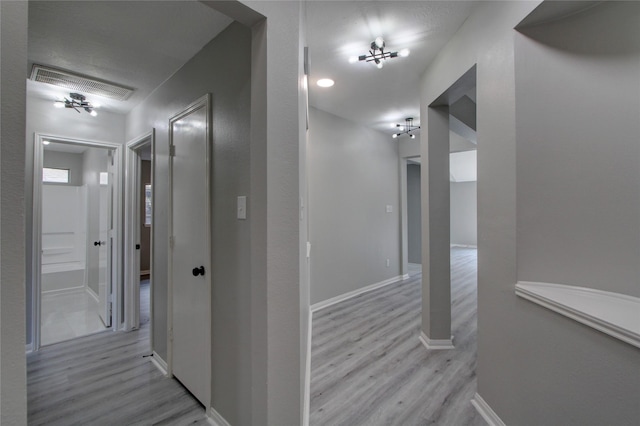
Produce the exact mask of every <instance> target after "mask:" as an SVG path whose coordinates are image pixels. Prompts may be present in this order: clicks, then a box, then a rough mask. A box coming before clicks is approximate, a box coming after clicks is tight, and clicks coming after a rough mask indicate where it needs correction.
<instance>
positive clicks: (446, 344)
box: [420, 331, 455, 351]
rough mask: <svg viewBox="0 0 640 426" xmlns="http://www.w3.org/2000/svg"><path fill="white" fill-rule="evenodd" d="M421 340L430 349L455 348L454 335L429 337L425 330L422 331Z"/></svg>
mask: <svg viewBox="0 0 640 426" xmlns="http://www.w3.org/2000/svg"><path fill="white" fill-rule="evenodd" d="M420 341H421V342H422V344H423V345H424V346H425V347H426V348H427V349H429V350H436V351H438V350H445V349H455V347H454V346H453V336H451V339H429V336H427V335H426V334H424V331H421V332H420Z"/></svg>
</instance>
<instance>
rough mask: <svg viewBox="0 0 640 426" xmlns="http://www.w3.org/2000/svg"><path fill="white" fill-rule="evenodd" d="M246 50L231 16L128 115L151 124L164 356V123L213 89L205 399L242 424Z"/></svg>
mask: <svg viewBox="0 0 640 426" xmlns="http://www.w3.org/2000/svg"><path fill="white" fill-rule="evenodd" d="M250 54H251V32H250V30H248V29H247V28H246V27H243V26H242V25H240V24H238V23H233V24H231V25H230V26H229V27H228V28H227V29H225V30H224V31H223V32H222V33H220V34H219V35H218V36H217V37H216V38H215V39H213V40H212V41H211V42H210V43H209V44H207V45H206V46H205V47H204V48H203V49H202V50H201V51H200V52H199V53H198V54H197V55H196V56H195V57H193V58H192V59H191V60H190V61H189V62H187V63H186V64H185V65H184V66H183V67H182V68H181V69H180V70H179V71H178V72H177V73H176V74H174V75H173V76H172V77H171V78H170V79H169V80H167V81H166V82H165V83H163V84H162V85H161V86H160V87H158V88H157V89H156V90H155V91H154V92H153V94H152V95H151V96H150V97H149V98H147V99H146V100H145V101H144V102H143V103H141V104H140V105H138V106H137V107H136V108H135V109H134V110H133V111H132V112H131V113H130V114H129V115H128V116H127V139H129V140H130V139H133V138H135V137H136V136H138V135H141V134H144V133H145V132H148V131H149V130H150V129H151V128H155V130H156V132H155V135H156V139H155V147H156V159H155V160H156V163H155V173H156V175H155V176H154V179H153V181H154V184H155V186H156V188H155V195H156V199H155V200H154V205H155V207H156V208H155V212H154V220H155V223H154V239H153V244H154V247H153V250H154V268H156V269H155V270H154V271H152V276H153V280H154V281H153V286H154V294H153V297H154V299H153V303H154V319H153V321H154V322H153V343H154V350H155V351H156V352H157V353H158V354H159V355H160V356H161V357H162V358H163V359H165V360H166V359H167V358H166V357H167V318H166V312H167V291H168V287H167V286H168V282H167V276H168V273H167V261H168V260H167V259H168V252H167V247H168V237H169V235H168V230H169V222H168V216H167V213H168V211H169V208H170V206H169V204H168V203H169V199H168V196H169V187H168V184H169V182H168V180H167V179H168V171H169V157H168V143H169V140H168V124H169V119H170V118H171V117H172V116H173V115H175V114H176V113H179V112H180V111H182V110H184V109H185V108H186V107H187V106H188V105H189V104H190V103H192V102H193V101H195V100H196V99H198V98H200V97H201V96H203V95H204V94H206V93H211V94H212V117H213V126H212V129H213V150H212V155H213V163H212V170H211V171H212V183H213V186H212V188H211V197H212V201H211V202H212V218H211V219H212V263H211V265H212V283H213V288H212V345H213V346H212V358H213V360H212V370H211V371H212V378H213V388H212V401H213V406H214V408H215V409H216V410H217V411H218V412H219V413H220V414H222V416H223V417H225V419H227V421H229V422H230V423H231V424H249V423H250V421H249V420H248V417H246V416H250V414H251V413H250V412H249V411H248V410H246V409H245V410H243V404H244V403H245V402H246V401H248V400H250V399H251V380H250V379H251V377H250V374H251V362H250V360H251V358H250V355H251V353H250V350H249V348H250V347H251V327H250V321H251V315H252V313H251V297H250V296H251V288H250V282H251V281H250V271H251V244H250V235H249V231H250V227H251V226H252V224H253V220H254V218H255V216H254V211H252V207H251V206H252V200H251V198H249V199H248V200H247V203H248V208H247V211H248V220H246V221H239V220H237V219H236V197H237V196H239V195H248V194H249V191H250V181H249V166H250V164H249V149H250V134H249V130H250V128H249V127H248V120H247V117H248V116H249V115H250V112H249V111H250V102H251V97H250V95H251V80H250V78H251V56H250ZM220 58H224V61H221V60H220ZM194 185H204V182H194Z"/></svg>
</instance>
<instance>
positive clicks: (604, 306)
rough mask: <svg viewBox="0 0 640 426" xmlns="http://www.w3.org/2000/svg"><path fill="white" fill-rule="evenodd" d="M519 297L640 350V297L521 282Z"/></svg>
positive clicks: (582, 288)
mask: <svg viewBox="0 0 640 426" xmlns="http://www.w3.org/2000/svg"><path fill="white" fill-rule="evenodd" d="M516 295H518V296H519V297H522V298H523V299H527V300H528V301H530V302H533V303H535V304H538V305H540V306H543V307H545V308H547V309H550V310H552V311H554V312H557V313H559V314H561V315H564V316H565V317H568V318H571V319H572V320H575V321H577V322H579V323H582V324H584V325H587V326H589V327H591V328H594V329H596V330H598V331H601V332H603V333H605V334H608V335H609V336H611V337H615V338H616V339H619V340H622V341H623V342H625V343H628V344H630V345H633V346H635V347H637V348H640V298H639V297H633V296H628V295H626V294H620V293H613V292H610V291H603V290H598V289H594V288H586V287H578V286H570V285H563V284H552V283H537V282H527V281H520V282H518V283H517V284H516Z"/></svg>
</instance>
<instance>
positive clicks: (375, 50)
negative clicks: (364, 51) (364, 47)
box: [349, 37, 409, 69]
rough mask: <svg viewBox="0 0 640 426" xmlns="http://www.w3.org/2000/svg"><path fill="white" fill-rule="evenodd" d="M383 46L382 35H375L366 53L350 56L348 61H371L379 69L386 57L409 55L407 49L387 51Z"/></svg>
mask: <svg viewBox="0 0 640 426" xmlns="http://www.w3.org/2000/svg"><path fill="white" fill-rule="evenodd" d="M384 48H385V42H384V39H383V38H382V37H376V39H375V40H373V41H372V42H371V50H369V54H368V55H360V56H352V57H351V58H349V62H351V63H355V62H358V61H360V62H362V61H364V62H371V63H373V64H374V65H375V66H376V67H377V68H378V69H381V68H382V67H383V65H384V61H386V60H387V59H391V58H397V57H398V56H403V57H405V56H409V49H402V50H400V51H399V52H389V51H385V50H384Z"/></svg>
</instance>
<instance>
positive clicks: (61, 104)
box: [53, 101, 64, 108]
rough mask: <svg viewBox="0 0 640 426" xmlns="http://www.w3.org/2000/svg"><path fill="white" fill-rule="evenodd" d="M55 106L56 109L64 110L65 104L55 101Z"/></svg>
mask: <svg viewBox="0 0 640 426" xmlns="http://www.w3.org/2000/svg"><path fill="white" fill-rule="evenodd" d="M53 106H54V107H56V108H64V103H63V102H62V101H55V102H54V103H53Z"/></svg>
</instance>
